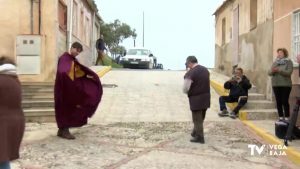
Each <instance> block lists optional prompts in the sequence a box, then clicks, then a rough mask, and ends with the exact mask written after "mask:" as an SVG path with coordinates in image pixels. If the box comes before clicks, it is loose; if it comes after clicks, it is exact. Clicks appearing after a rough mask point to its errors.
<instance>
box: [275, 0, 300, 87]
mask: <svg viewBox="0 0 300 169" xmlns="http://www.w3.org/2000/svg"><path fill="white" fill-rule="evenodd" d="M274 10H275V11H274V47H273V56H274V58H275V57H276V50H277V49H278V48H281V47H284V48H286V49H287V50H288V51H289V53H290V58H291V59H292V60H295V56H293V53H292V24H293V17H292V16H293V13H294V12H296V11H299V10H300V1H299V0H289V1H285V0H274ZM282 32H284V33H282ZM295 69H297V68H295ZM295 72H296V73H293V83H294V84H300V80H299V76H298V73H297V71H295Z"/></svg>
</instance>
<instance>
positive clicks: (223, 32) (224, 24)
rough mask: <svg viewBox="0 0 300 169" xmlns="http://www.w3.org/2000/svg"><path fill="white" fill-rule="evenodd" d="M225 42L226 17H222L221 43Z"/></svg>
mask: <svg viewBox="0 0 300 169" xmlns="http://www.w3.org/2000/svg"><path fill="white" fill-rule="evenodd" d="M225 43H226V18H223V19H222V45H224V44H225Z"/></svg>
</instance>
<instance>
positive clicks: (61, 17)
mask: <svg viewBox="0 0 300 169" xmlns="http://www.w3.org/2000/svg"><path fill="white" fill-rule="evenodd" d="M67 17H68V10H67V6H66V5H65V4H64V3H63V2H62V1H59V3H58V22H59V27H60V28H61V29H62V30H64V31H66V30H67Z"/></svg>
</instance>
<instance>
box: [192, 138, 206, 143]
mask: <svg viewBox="0 0 300 169" xmlns="http://www.w3.org/2000/svg"><path fill="white" fill-rule="evenodd" d="M190 141H191V142H192V143H200V144H204V143H205V140H204V137H200V136H196V137H194V138H192V139H191V140H190Z"/></svg>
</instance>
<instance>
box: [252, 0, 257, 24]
mask: <svg viewBox="0 0 300 169" xmlns="http://www.w3.org/2000/svg"><path fill="white" fill-rule="evenodd" d="M256 26H257V0H251V1H250V30H252V29H255V28H256Z"/></svg>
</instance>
